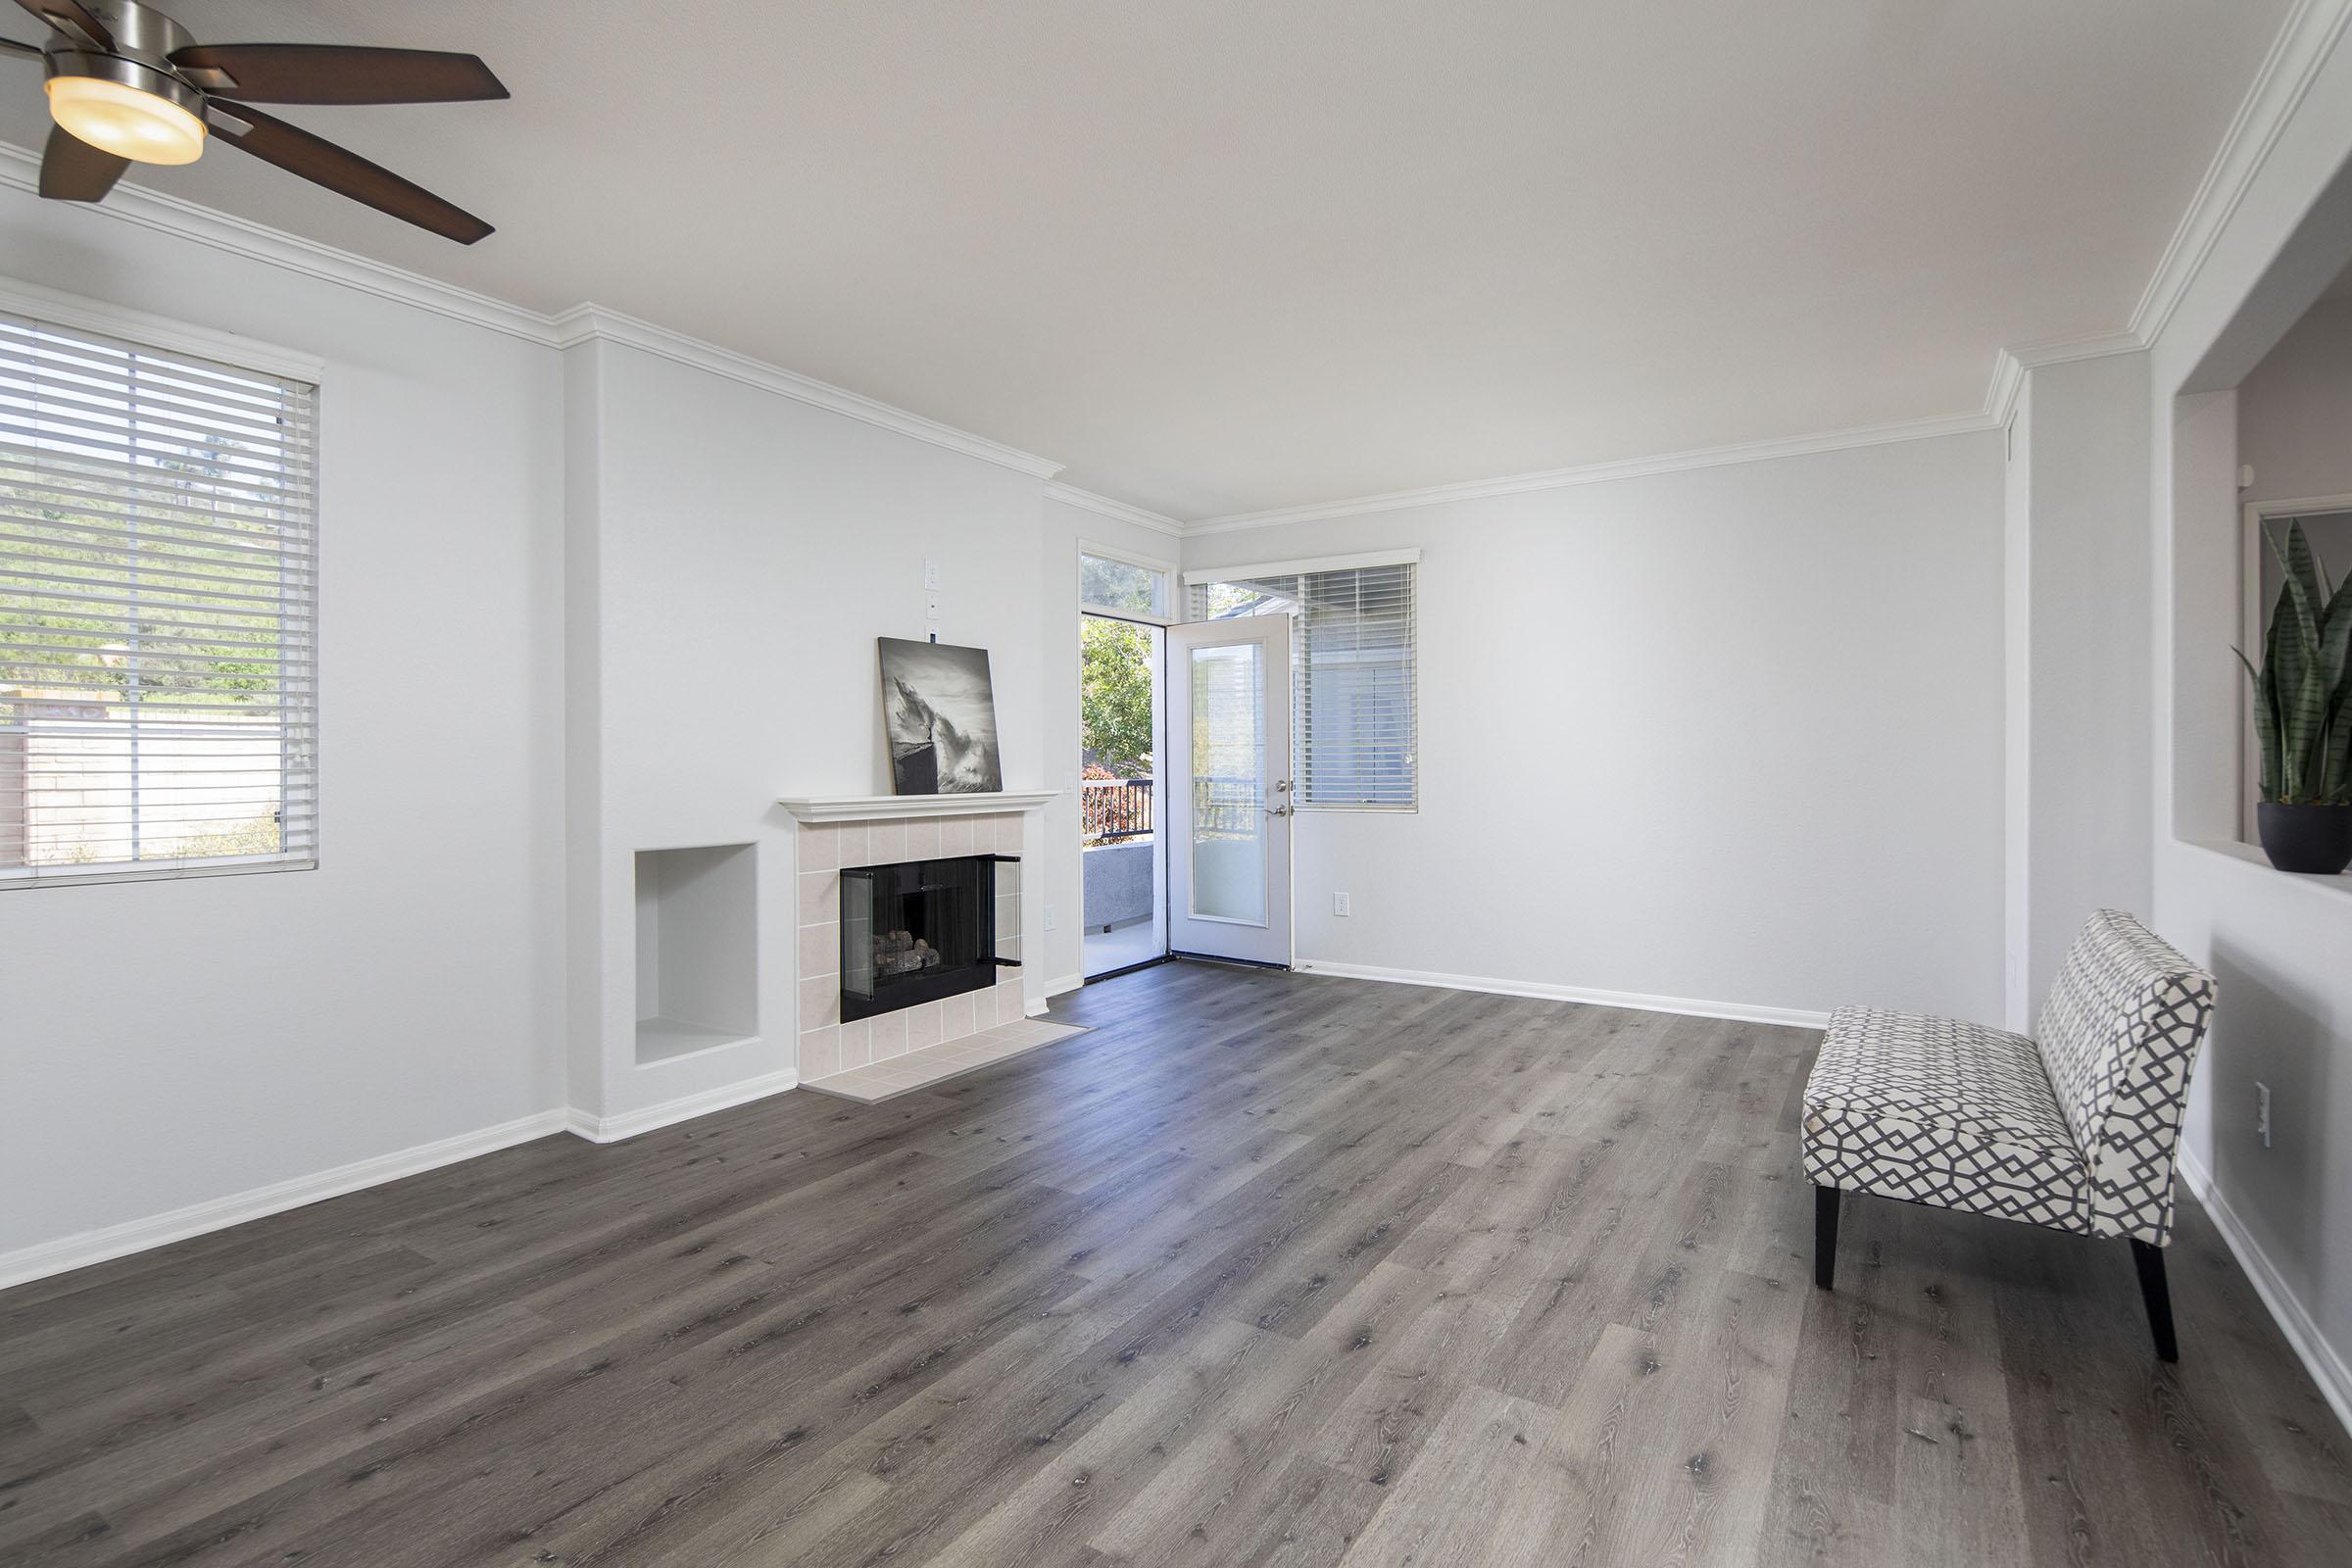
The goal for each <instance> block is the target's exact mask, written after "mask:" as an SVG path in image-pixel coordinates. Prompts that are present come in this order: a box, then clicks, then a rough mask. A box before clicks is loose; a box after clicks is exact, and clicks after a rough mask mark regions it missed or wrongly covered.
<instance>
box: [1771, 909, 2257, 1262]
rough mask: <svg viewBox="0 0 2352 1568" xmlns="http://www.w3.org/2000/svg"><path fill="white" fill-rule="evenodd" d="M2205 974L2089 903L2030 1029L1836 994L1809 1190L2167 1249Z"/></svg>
mask: <svg viewBox="0 0 2352 1568" xmlns="http://www.w3.org/2000/svg"><path fill="white" fill-rule="evenodd" d="M2212 1013H2213V976H2211V975H2210V974H2207V973H2206V972H2205V971H2204V970H2202V969H2200V968H2198V967H2197V966H2196V965H2194V964H2192V963H2190V962H2189V961H2188V960H2187V959H2185V958H2183V957H2182V956H2180V954H2178V953H2176V952H2174V951H2173V949H2172V948H2170V947H2169V946H2167V945H2166V944H2165V943H2164V942H2163V941H2162V940H2160V939H2159V938H2157V937H2156V936H2155V935H2153V934H2152V933H2151V932H2149V930H2148V929H2147V928H2146V927H2145V926H2143V925H2141V924H2140V923H2139V922H2138V921H2137V920H2134V919H2133V918H2131V916H2130V915H2128V914H2124V913H2122V912H2120V911H2118V910H2114V909H2101V910H2100V911H2099V912H2098V913H2097V914H2094V915H2093V916H2091V918H2090V920H2089V922H2088V923H2087V924H2085V925H2084V926H2083V928H2082V932H2081V934H2080V935H2078V936H2077V937H2076V939H2075V942H2074V946H2073V947H2072V948H2070V949H2069V950H2068V952H2067V956H2066V962H2065V964H2064V966H2063V967H2062V968H2061V969H2060V971H2059V975H2058V979H2057V983H2056V984H2055V985H2053V986H2052V987H2051V989H2050V996H2049V1000H2048V1001H2047V1002H2046V1003H2045V1004H2044V1005H2043V1007H2042V1012H2041V1020H2040V1025H2039V1028H2040V1039H2039V1042H2038V1044H2037V1043H2036V1042H2035V1041H2033V1040H2028V1039H2027V1038H2026V1037H2025V1036H2023V1035H2015V1034H2011V1033H2009V1032H2008V1031H2007V1030H2004V1029H1991V1028H1986V1027H1985V1026H1984V1025H1982V1024H1972V1023H1964V1022H1962V1021H1961V1020H1959V1019H1957V1018H1935V1017H1928V1016H1925V1015H1922V1014H1919V1013H1908V1012H1886V1011H1881V1010H1879V1009H1876V1008H1870V1007H1840V1008H1839V1009H1838V1011H1837V1012H1836V1013H1834V1014H1832V1015H1831V1018H1830V1027H1829V1032H1828V1034H1827V1036H1826V1037H1825V1038H1824V1039H1823V1041H1822V1046H1821V1055H1820V1057H1819V1058H1818V1059H1817V1060H1816V1061H1815V1062H1814V1064H1813V1072H1812V1076H1811V1077H1810V1078H1808V1079H1807V1080H1806V1083H1805V1100H1804V1124H1803V1138H1802V1149H1803V1155H1804V1166H1805V1174H1806V1175H1807V1176H1808V1177H1810V1178H1811V1179H1812V1181H1813V1182H1814V1183H1815V1184H1816V1185H1817V1186H1822V1187H1837V1188H1841V1189H1844V1190H1846V1191H1850V1192H1866V1193H1875V1194H1878V1195H1879V1196H1881V1197H1886V1198H1900V1199H1906V1200H1908V1201H1912V1202H1915V1203H1929V1204H1933V1205H1935V1206H1936V1207H1939V1208H1958V1209H1967V1210H1969V1211H1971V1212H1974V1213H1982V1214H1994V1215H1998V1216H2000V1217H2001V1218H2004V1219H2018V1220H2026V1221H2029V1222H2030V1223H2033V1224H2035V1225H2046V1226H2049V1227H2051V1228H2053V1229H2057V1230H2068V1231H2076V1232H2080V1233H2082V1234H2083V1235H2086V1236H2106V1237H2113V1236H2129V1237H2134V1238H2136V1239H2138V1240H2140V1241H2143V1242H2147V1243H2149V1244H2150V1245H2152V1246H2156V1247H2162V1246H2164V1245H2165V1243H2166V1242H2167V1241H2168V1240H2169V1239H2170V1236H2171V1232H2172V1221H2173V1151H2174V1148H2175V1145H2176V1144H2177V1143H2178V1142H2179V1139H2180V1114H2181V1109H2182V1107H2183V1106H2184V1105H2185V1104H2186V1103H2187V1100H2188V1076H2189V1070H2190V1068H2191V1067H2193V1066H2194V1065H2195V1063H2196V1056H2197V1048H2198V1046H2199V1045H2200V1044H2201V1043H2202V1042H2203V1040H2204V1037H2205V1026H2206V1023H2207V1021H2208V1020H2209V1019H2210V1018H2211V1017H2212Z"/></svg>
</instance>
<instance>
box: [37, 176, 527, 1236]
mask: <svg viewBox="0 0 2352 1568" xmlns="http://www.w3.org/2000/svg"><path fill="white" fill-rule="evenodd" d="M0 233H5V234H6V235H7V245H6V253H5V260H4V262H0V266H4V267H5V270H7V271H8V272H9V273H10V274H12V275H14V276H16V277H18V278H21V279H24V280H25V281H28V282H31V283H34V284H38V285H43V286H47V287H51V288H57V289H64V290H68V291H71V292H73V293H74V294H78V295H81V296H84V297H87V298H91V299H96V300H101V301H105V302H109V303H113V304H116V305H120V306H123V307H127V308H130V309H134V310H139V311H145V312H150V313H154V314H157V315H161V316H165V317H169V318H172V319H177V320H181V321H186V322H190V323H194V324H197V325H201V326H206V327H211V328H215V329H219V330H223V331H231V332H241V333H244V334H246V335H249V336H252V337H255V338H257V339H261V340H264V341H268V342H272V343H277V344H282V345H284V346H285V347H288V348H292V349H297V350H300V351H303V352H306V353H309V354H313V355H316V356H319V357H320V358H322V359H324V360H325V361H326V362H327V368H326V370H325V373H324V377H323V381H322V388H321V392H320V398H319V417H320V423H321V428H320V446H321V452H322V454H323V459H322V465H321V478H320V492H319V515H320V534H319V551H320V608H319V639H320V653H319V692H320V713H321V721H320V735H321V741H320V747H319V790H320V798H321V801H322V803H323V811H322V821H321V837H320V851H319V869H318V870H316V871H308V872H287V873H277V874H266V875H253V876H233V877H213V878H204V879H190V880H186V881H180V882H144V883H136V884H127V885H123V884H118V885H113V886H106V885H96V886H84V887H62V888H60V887H47V888H31V889H25V890H21V891H15V892H10V893H6V894H0V971H5V978H0V1194H5V1195H6V1197H5V1200H0V1253H6V1252H9V1251H11V1250H16V1249H20V1248H25V1247H29V1246H32V1245H34V1244H37V1243H46V1242H51V1241H54V1240H56V1239H58V1238H60V1237H65V1236H70V1235H74V1234H78V1233H82V1232H86V1231H90V1230H94V1229H99V1228H102V1227H107V1226H112V1225H118V1224H124V1223H128V1222H132V1221H137V1220H143V1219H147V1218H150V1217H152V1216H155V1215H158V1214H161V1213H165V1212H167V1211H171V1210H174V1209H178V1208H181V1207H183V1206H186V1205H191V1204H198V1203H203V1202H205V1201H211V1200H217V1199H221V1198H224V1197H226V1196H228V1195H231V1194H236V1193H240V1192H243V1191H246V1190H248V1189H251V1188H255V1187H259V1186H263V1185H265V1184H269V1183H272V1182H278V1181H284V1180H289V1179H293V1178H298V1177H304V1176H310V1175H313V1174H315V1173H318V1172H320V1171H325V1170H329V1169H331V1168H333V1167H337V1166H341V1165H345V1164H348V1163H351V1162H353V1161H357V1160H362V1159H367V1158H369V1157H372V1156H378V1155H384V1154H389V1153H392V1152H397V1151H402V1150H407V1149H410V1148H412V1147H414V1146H417V1145H419V1144H425V1143H429V1142H431V1141H434V1140H438V1139H443V1138H449V1137H453V1136H457V1135H461V1134H467V1133H473V1132H475V1131H477V1130H479V1129H483V1128H487V1127H494V1126H496V1125H498V1124H502V1123H506V1122H510V1121H513V1120H515V1119H517V1118H521V1117H524V1116H528V1115H530V1114H532V1113H535V1112H543V1111H545V1110H547V1109H548V1108H549V1107H551V1106H553V1105H556V1104H558V1103H561V1099H562V1094H563V1081H562V1067H561V1056H562V1043H561V1009H560V986H561V980H562V964H563V937H562V932H563V924H562V911H563V901H564V866H563V861H562V837H561V835H562V829H563V822H562V813H561V811H560V810H559V809H556V806H555V804H554V803H556V802H558V801H560V799H561V796H562V787H563V785H562V746H563V724H564V712H563V697H564V669H563V646H562V642H561V634H562V614H563V578H562V569H563V565H562V555H561V551H562V545H563V534H562V515H561V506H562V495H563V478H562V463H563V454H562V443H563V422H562V421H563V388H562V384H561V381H560V378H559V365H558V360H557V356H556V355H555V354H554V353H553V352H551V351H550V350H548V349H546V348H544V347H540V346H536V345H532V344H528V343H524V342H521V341H518V340H516V339H515V338H513V337H509V336H504V335H501V334H499V333H496V332H492V331H488V330H484V329H482V328H480V327H475V326H469V325H465V324H461V323H459V322H457V321H454V320H451V319H447V318H445V317H442V316H438V315H434V314H431V313H428V312H425V311H420V310H417V309H416V308H414V307H410V306H406V305H400V304H395V303H393V302H391V301H389V300H386V299H382V298H377V297H374V296H371V295H368V294H364V293H361V292H358V291H356V290H353V289H350V288H345V287H340V286H337V285H335V284H332V283H328V282H324V281H321V280H319V279H317V278H313V277H308V276H303V275H300V274H297V273H295V272H291V271H287V270H281V269H278V268H273V267H270V266H266V265H263V264H261V263H259V262H255V261H252V260H248V259H244V258H240V257H237V256H234V255H231V254H228V253H226V252H224V251H221V250H218V249H214V248H212V247H209V246H206V245H202V244H198V243H195V242H193V241H190V240H187V239H181V238H175V237H172V236H169V235H167V234H163V233H159V232H156V231H154V230H151V229H148V228H145V227H141V226H138V225H136V224H134V223H131V222H125V221H114V220H111V219H100V218H94V217H93V216H92V215H91V214H90V213H88V212H86V211H84V210H81V209H76V208H73V207H69V206H67V205H65V204H63V203H44V202H40V201H38V200H36V199H34V198H33V197H31V196H30V195H27V194H25V193H24V192H21V191H18V190H16V189H13V188H0Z"/></svg>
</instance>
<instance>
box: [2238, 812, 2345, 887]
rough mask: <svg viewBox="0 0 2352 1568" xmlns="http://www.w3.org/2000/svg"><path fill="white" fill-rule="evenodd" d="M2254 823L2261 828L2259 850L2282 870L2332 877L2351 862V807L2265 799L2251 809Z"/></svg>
mask: <svg viewBox="0 0 2352 1568" xmlns="http://www.w3.org/2000/svg"><path fill="white" fill-rule="evenodd" d="M2254 822H2255V825H2256V826H2257V827H2259V828H2261V829H2262V853H2263V854H2265V855H2267V856H2269V857H2270V858H2271V863H2272V864H2273V865H2275V866H2277V867H2278V869H2279V870H2281V871H2316V872H2318V873H2319V874H2320V875H2321V876H2333V875H2335V874H2336V873H2337V872H2338V871H2341V870H2342V869H2343V868H2344V867H2345V866H2347V865H2352V806H2286V805H2282V804H2280V803H2278V802H2276V801H2264V802H2263V803H2262V804H2261V805H2259V806H2257V807H2255V808H2254Z"/></svg>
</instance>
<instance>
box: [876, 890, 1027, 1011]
mask: <svg viewBox="0 0 2352 1568" xmlns="http://www.w3.org/2000/svg"><path fill="white" fill-rule="evenodd" d="M1019 864H1020V859H1019V858H1018V857H1017V856H1010V855H966V856H958V857H956V858H951V859H939V860H901V861H899V862H898V863H897V864H895V865H861V866H853V867H851V868H849V869H847V870H844V871H843V872H842V873H841V1015H842V1017H843V1018H844V1019H847V1020H851V1021H855V1020H857V1019H859V1018H870V1017H872V1016H874V1015H875V1014H876V1013H882V1012H894V1011H896V1010H897V1009H899V1008H901V1007H911V1006H913V1005H915V1004H916V1003H919V1002H936V1001H938V1000H939V999H940V998H942V997H953V996H956V995H957V994H959V993H961V992H965V991H979V990H982V989H983V988H985V987H988V986H993V985H995V984H996V983H997V971H998V970H1000V969H1003V968H1007V967H1011V966H1015V965H1017V964H1019V962H1020V961H1021V910H1020V873H1019V872H1018V871H1011V872H1003V873H1002V874H1001V870H1000V868H1002V867H1005V866H1017V865H1019Z"/></svg>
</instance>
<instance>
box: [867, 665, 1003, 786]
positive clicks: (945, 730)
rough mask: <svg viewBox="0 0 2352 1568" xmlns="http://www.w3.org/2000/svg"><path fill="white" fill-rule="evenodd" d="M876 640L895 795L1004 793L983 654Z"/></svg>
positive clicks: (992, 694)
mask: <svg viewBox="0 0 2352 1568" xmlns="http://www.w3.org/2000/svg"><path fill="white" fill-rule="evenodd" d="M876 641H877V642H878V643H879V644H880V646H881V650H882V726H883V729H884V730H885V731H886V732H887V734H888V736H889V740H890V784H891V791H892V793H893V794H897V795H973V794H980V793H985V792H991V791H996V790H1001V789H1003V788H1004V787H1005V773H1004V769H1003V767H1002V766H1001V765H1000V764H999V761H998V758H997V697H996V690H995V688H994V687H993V686H991V685H990V683H989V678H988V650H987V649H985V648H953V647H949V646H947V645H945V644H942V643H928V642H926V643H916V642H907V641H905V640H903V639H901V638H897V637H882V638H877V639H876Z"/></svg>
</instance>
